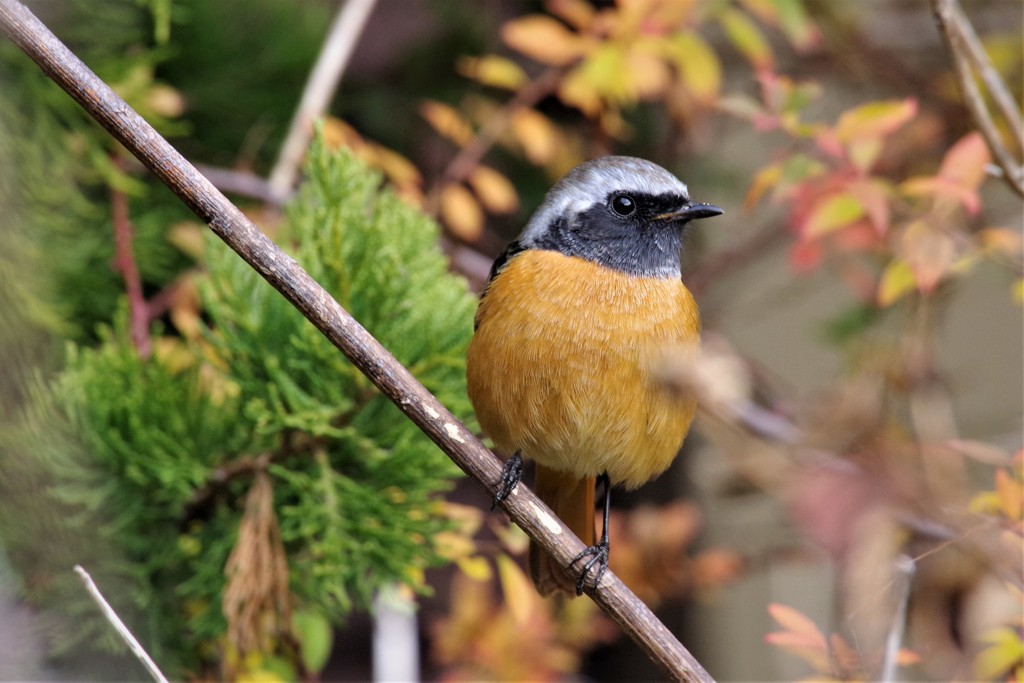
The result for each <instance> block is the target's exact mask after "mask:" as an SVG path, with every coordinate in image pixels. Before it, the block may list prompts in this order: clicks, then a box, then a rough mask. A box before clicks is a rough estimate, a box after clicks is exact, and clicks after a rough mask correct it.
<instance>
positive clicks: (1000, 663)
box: [974, 626, 1024, 681]
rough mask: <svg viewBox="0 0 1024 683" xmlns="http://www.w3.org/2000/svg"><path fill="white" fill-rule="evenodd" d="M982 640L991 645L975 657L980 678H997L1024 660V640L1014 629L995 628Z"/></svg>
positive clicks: (976, 673)
mask: <svg viewBox="0 0 1024 683" xmlns="http://www.w3.org/2000/svg"><path fill="white" fill-rule="evenodd" d="M980 640H982V641H983V642H986V643H989V646H988V647H986V648H985V649H983V650H982V651H981V652H979V653H978V655H977V656H976V657H975V658H974V675H975V676H976V677H977V678H978V680H989V681H990V680H995V679H996V678H999V677H1001V676H1002V675H1003V674H1005V673H1007V672H1008V671H1010V670H1012V669H1014V668H1016V667H1019V666H1020V665H1021V663H1022V662H1024V642H1022V641H1021V638H1020V636H1019V635H1018V634H1017V632H1016V631H1015V630H1014V629H1012V628H1009V627H1006V626H1002V627H999V628H995V629H992V630H990V631H987V632H986V633H985V634H984V635H982V637H981V638H980Z"/></svg>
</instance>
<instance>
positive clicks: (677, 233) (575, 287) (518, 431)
mask: <svg viewBox="0 0 1024 683" xmlns="http://www.w3.org/2000/svg"><path fill="white" fill-rule="evenodd" d="M722 213H723V210H722V209H720V208H719V207H717V206H713V205H710V204H703V203H700V202H695V201H693V200H691V199H690V194H689V191H688V189H687V186H686V185H685V184H684V183H683V182H682V181H680V180H679V179H678V178H677V177H676V176H675V175H673V174H672V173H670V172H669V171H667V170H666V169H664V168H662V167H661V166H659V165H657V164H655V163H653V162H650V161H647V160H644V159H639V158H635V157H628V156H605V157H600V158H597V159H593V160H590V161H586V162H584V163H582V164H580V165H579V166H576V167H575V168H573V169H572V170H571V171H569V172H568V173H567V174H566V175H565V176H564V177H563V178H562V179H561V180H559V181H558V182H557V183H555V185H554V186H553V187H552V188H551V190H550V191H549V192H548V194H547V196H546V197H545V199H544V200H543V202H542V203H541V204H540V206H539V207H538V208H537V210H536V211H535V212H534V214H533V215H532V217H531V218H530V220H529V221H528V222H527V224H526V227H525V228H524V229H523V231H522V233H521V234H520V235H519V236H518V237H517V238H516V239H515V240H513V241H512V242H511V243H510V244H509V245H508V246H507V247H506V248H505V250H504V251H503V252H502V253H501V254H500V255H499V256H498V258H497V259H496V260H495V262H494V264H493V266H492V267H491V271H490V275H489V278H488V280H487V283H486V284H485V286H484V289H483V293H482V294H481V297H480V301H479V304H478V307H477V312H476V315H475V318H474V331H473V336H472V338H471V340H470V343H469V347H468V350H467V358H466V380H467V393H468V395H469V399H470V402H471V403H472V405H473V408H474V411H475V413H476V416H477V420H478V422H479V425H480V427H481V430H482V432H483V433H484V435H486V436H487V437H489V438H490V439H491V441H492V442H493V444H494V446H495V447H496V448H497V449H498V450H499V451H501V452H504V453H511V454H512V455H511V457H509V458H508V459H507V460H506V461H505V463H504V466H503V469H502V474H501V480H500V481H499V482H497V483H496V487H497V494H496V495H495V498H494V504H495V505H497V504H498V503H500V502H501V501H502V500H504V499H505V498H506V497H507V496H509V495H510V494H511V493H512V491H513V490H514V489H515V487H516V486H517V485H518V483H519V480H520V478H521V476H522V473H523V467H524V466H523V459H524V458H525V459H528V460H531V461H533V463H534V464H535V485H534V490H535V492H536V494H537V495H538V496H539V497H540V498H541V500H543V501H544V502H545V503H546V504H547V505H548V506H549V507H550V508H551V509H552V510H553V511H554V512H555V514H556V515H558V517H559V518H560V519H561V520H562V521H563V522H564V523H565V524H566V525H567V526H568V527H569V528H570V529H571V530H572V531H573V532H574V533H575V534H576V535H577V536H578V537H579V538H580V540H582V541H583V543H584V544H585V545H586V546H587V549H586V550H585V551H583V552H582V553H580V554H579V555H578V556H577V557H576V558H574V560H573V561H572V563H571V564H570V566H569V567H567V568H565V569H563V568H562V567H561V566H560V565H558V564H557V563H556V562H555V561H554V559H553V558H552V557H551V556H550V555H548V554H547V553H545V552H544V551H543V550H542V549H541V548H540V547H539V546H538V545H537V544H536V543H534V542H531V545H530V554H529V560H528V564H529V571H530V576H531V578H532V579H533V582H534V584H535V585H536V587H537V590H538V592H540V593H541V594H542V595H548V594H551V593H555V592H559V593H567V594H569V595H570V596H571V595H572V594H573V593H575V594H576V595H581V594H582V593H583V591H584V588H585V587H586V586H587V585H588V581H589V584H590V585H591V586H593V587H595V588H596V587H597V586H598V585H599V584H600V582H601V578H602V577H603V576H604V573H605V571H606V570H607V567H608V557H609V553H610V544H609V538H608V508H609V504H610V497H611V488H612V486H619V485H621V486H623V487H625V488H627V489H633V488H636V487H638V486H640V485H642V484H644V483H646V482H647V481H649V480H651V479H653V478H654V477H656V476H657V475H659V474H661V473H662V472H663V471H664V470H665V469H666V468H668V466H669V465H670V464H671V462H672V461H673V459H674V458H675V456H676V455H677V453H678V452H679V450H680V448H681V446H682V443H683V439H684V438H685V436H686V433H687V431H688V430H689V427H690V423H691V421H692V420H693V417H694V413H695V410H696V406H695V403H694V401H693V400H692V399H690V398H687V397H681V396H679V395H678V393H675V394H673V393H671V392H670V391H669V390H668V389H667V388H666V387H664V386H662V385H661V384H659V382H658V381H657V379H656V371H657V366H658V364H659V362H660V361H661V360H662V359H663V357H664V354H665V353H666V352H667V351H669V350H673V349H678V348H681V347H682V348H697V347H698V346H699V341H700V327H701V323H700V315H699V312H698V309H697V304H696V303H695V301H694V298H693V296H692V295H691V294H690V292H689V290H688V289H687V288H686V286H685V285H684V284H683V281H682V276H681V266H680V261H681V249H682V245H683V232H684V229H685V228H686V226H687V224H688V223H690V222H691V221H693V220H697V219H702V218H709V217H712V216H717V215H720V214H722ZM597 483H601V484H602V486H603V494H604V497H603V518H604V527H603V529H602V533H601V538H600V540H598V539H597V538H596V530H595V528H594V527H595V523H594V511H595V501H596V485H597ZM577 565H579V566H578V567H577Z"/></svg>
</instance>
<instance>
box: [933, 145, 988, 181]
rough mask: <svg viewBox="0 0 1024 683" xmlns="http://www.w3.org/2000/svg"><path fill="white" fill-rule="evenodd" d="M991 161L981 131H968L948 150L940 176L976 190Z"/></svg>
mask: <svg viewBox="0 0 1024 683" xmlns="http://www.w3.org/2000/svg"><path fill="white" fill-rule="evenodd" d="M991 161H992V157H991V155H990V154H989V151H988V145H986V144H985V139H984V138H983V137H982V136H981V133H978V132H977V131H975V132H972V133H968V134H967V135H965V136H963V137H962V138H960V140H958V141H957V142H956V144H954V145H953V146H952V147H950V148H949V151H948V152H946V156H945V157H943V159H942V165H941V166H940V167H939V177H941V178H943V179H945V180H948V181H949V182H951V183H954V184H956V185H960V186H961V187H964V188H969V189H971V190H974V189H976V188H977V187H978V186H979V185H981V182H982V181H983V180H984V179H985V167H986V166H987V165H988V164H989V163H991Z"/></svg>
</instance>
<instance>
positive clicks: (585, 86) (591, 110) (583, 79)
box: [558, 69, 601, 116]
mask: <svg viewBox="0 0 1024 683" xmlns="http://www.w3.org/2000/svg"><path fill="white" fill-rule="evenodd" d="M558 97H559V98H560V99H561V100H562V101H563V102H565V103H566V104H567V105H569V106H570V107H576V108H577V109H579V110H580V111H582V112H583V113H584V114H586V115H587V116H596V115H597V114H599V113H600V111H601V95H600V94H599V93H598V91H597V88H596V87H595V86H594V84H593V83H592V82H591V81H590V79H589V78H588V77H587V74H586V73H585V72H584V71H583V70H582V69H573V70H572V71H571V72H569V74H568V75H567V76H566V77H565V78H563V79H562V82H561V84H560V85H559V86H558Z"/></svg>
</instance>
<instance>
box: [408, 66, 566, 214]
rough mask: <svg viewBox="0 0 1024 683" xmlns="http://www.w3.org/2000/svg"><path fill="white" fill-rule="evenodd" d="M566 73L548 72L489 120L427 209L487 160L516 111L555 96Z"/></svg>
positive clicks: (461, 154)
mask: <svg viewBox="0 0 1024 683" xmlns="http://www.w3.org/2000/svg"><path fill="white" fill-rule="evenodd" d="M564 73H565V69H564V68H562V67H551V68H549V69H548V70H547V71H544V72H543V73H541V75H539V76H537V78H535V79H533V80H532V81H530V82H529V83H527V84H526V85H525V86H524V87H523V88H521V89H520V90H519V92H517V93H516V94H515V96H514V97H513V98H512V99H511V100H509V101H508V102H506V103H505V105H504V106H503V107H502V108H501V110H500V111H499V112H498V113H497V114H495V115H494V116H492V117H490V119H488V121H487V124H486V125H485V126H484V127H483V128H482V129H481V130H480V131H479V132H478V133H477V134H476V137H474V138H473V139H472V140H470V141H469V142H468V143H466V144H465V145H464V146H463V147H462V149H460V150H459V153H458V154H456V155H455V157H454V158H452V160H451V161H450V162H448V166H447V167H445V170H444V172H443V173H442V174H441V176H440V180H439V181H438V182H437V183H436V184H435V185H434V187H433V188H431V190H430V192H428V196H429V197H430V198H431V200H429V201H428V205H430V204H431V202H432V201H433V198H436V196H437V193H438V191H439V190H440V189H441V188H442V187H444V186H446V185H450V184H452V183H459V182H462V181H463V180H465V179H466V177H467V176H469V174H470V172H471V171H472V170H473V169H474V168H475V167H476V166H477V165H478V164H479V163H480V160H481V159H483V158H484V155H485V154H487V151H488V150H489V149H490V148H491V147H492V146H494V143H495V142H496V141H497V139H498V137H499V136H500V135H501V134H502V133H503V132H504V131H505V129H506V128H508V125H509V121H510V120H511V119H512V115H513V114H514V113H515V112H516V110H518V109H523V108H527V107H532V106H534V105H535V104H537V103H538V102H540V101H541V100H542V99H544V98H545V97H547V96H548V95H550V94H551V93H553V92H554V91H555V88H556V87H557V86H558V84H559V82H561V79H562V76H563V74H564Z"/></svg>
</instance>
